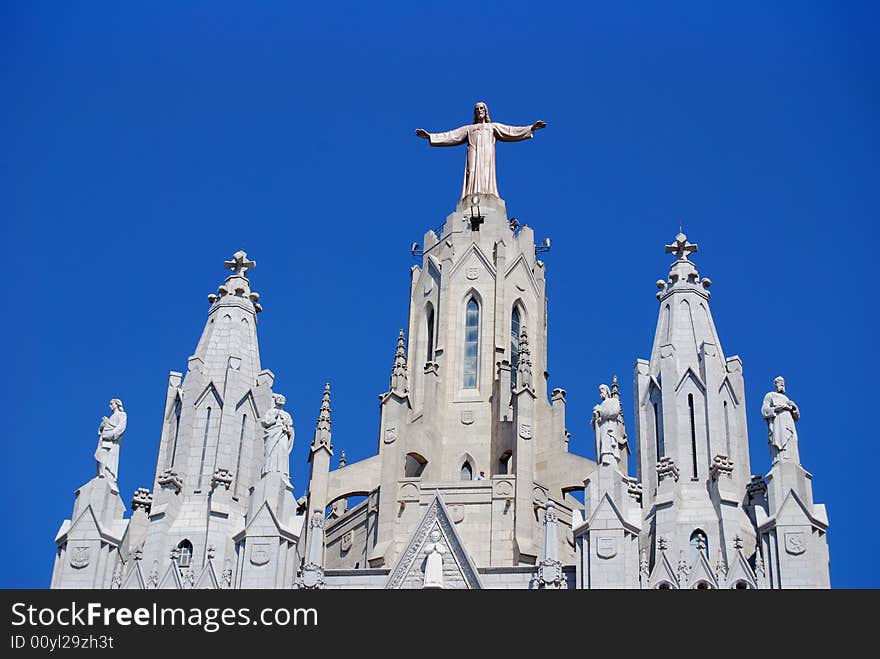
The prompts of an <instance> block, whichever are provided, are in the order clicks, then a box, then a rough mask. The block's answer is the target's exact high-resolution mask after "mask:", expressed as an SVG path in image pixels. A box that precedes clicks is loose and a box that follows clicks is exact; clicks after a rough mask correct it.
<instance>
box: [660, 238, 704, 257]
mask: <svg viewBox="0 0 880 659" xmlns="http://www.w3.org/2000/svg"><path fill="white" fill-rule="evenodd" d="M697 249H698V246H697V245H695V244H694V243H690V242H688V239H687V236H686V235H684V234H683V233H678V234H677V235H676V236H675V242H674V243H672V244H671V245H667V246H666V253H667V254H675V258H676V259H678V260H679V261H687V260H688V255H689V254H691V253H692V252H696V251H697Z"/></svg>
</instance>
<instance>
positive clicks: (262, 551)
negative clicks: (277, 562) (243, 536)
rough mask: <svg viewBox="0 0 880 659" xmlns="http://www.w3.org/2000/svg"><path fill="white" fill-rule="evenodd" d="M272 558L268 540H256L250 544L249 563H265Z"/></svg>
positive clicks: (258, 564) (257, 564)
mask: <svg viewBox="0 0 880 659" xmlns="http://www.w3.org/2000/svg"><path fill="white" fill-rule="evenodd" d="M271 558H272V545H270V544H269V543H268V542H256V543H254V544H253V545H251V565H256V566H260V565H265V564H266V563H268V562H269V560H270V559H271Z"/></svg>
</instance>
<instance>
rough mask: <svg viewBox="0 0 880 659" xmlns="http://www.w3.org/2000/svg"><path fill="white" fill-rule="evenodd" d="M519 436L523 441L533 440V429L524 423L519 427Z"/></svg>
mask: <svg viewBox="0 0 880 659" xmlns="http://www.w3.org/2000/svg"><path fill="white" fill-rule="evenodd" d="M519 436H520V437H522V438H523V439H531V438H532V427H531V426H530V425H529V424H527V423H522V424H520V426H519Z"/></svg>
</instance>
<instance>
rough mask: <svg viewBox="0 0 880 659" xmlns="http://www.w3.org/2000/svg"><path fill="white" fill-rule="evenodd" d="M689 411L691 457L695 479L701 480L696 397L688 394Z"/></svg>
mask: <svg viewBox="0 0 880 659" xmlns="http://www.w3.org/2000/svg"><path fill="white" fill-rule="evenodd" d="M688 410H689V411H690V417H691V457H692V458H693V461H692V462H693V468H694V473H693V477H694V478H699V474H698V473H697V423H696V419H695V417H694V395H693V394H688Z"/></svg>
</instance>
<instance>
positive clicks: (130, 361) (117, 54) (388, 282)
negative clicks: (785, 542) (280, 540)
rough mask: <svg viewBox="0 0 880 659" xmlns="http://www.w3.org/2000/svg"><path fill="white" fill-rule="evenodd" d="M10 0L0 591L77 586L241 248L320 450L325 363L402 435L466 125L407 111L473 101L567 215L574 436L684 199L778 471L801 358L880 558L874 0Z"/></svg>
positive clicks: (353, 438) (753, 418) (762, 453)
mask: <svg viewBox="0 0 880 659" xmlns="http://www.w3.org/2000/svg"><path fill="white" fill-rule="evenodd" d="M306 5H307V3H290V2H277V3H272V2H264V3H225V2H181V3H100V2H94V3H87V4H83V3H61V2H58V3H25V2H17V3H9V2H3V3H0V89H2V90H3V97H4V102H3V103H0V144H2V145H3V147H2V154H3V155H2V159H0V167H2V175H0V218H2V230H3V239H4V240H3V242H4V245H5V253H6V256H5V257H4V259H5V261H6V262H7V274H8V275H9V277H7V281H9V283H10V286H9V288H7V300H8V301H9V302H10V306H9V307H8V308H7V322H6V323H5V324H4V327H5V330H4V333H5V340H4V345H6V346H7V348H6V351H5V354H4V361H5V363H6V364H7V368H6V375H5V377H4V378H3V387H4V399H5V400H7V401H8V402H10V404H11V408H12V413H11V414H10V415H9V417H8V418H7V420H6V428H7V433H6V437H5V441H4V451H5V460H4V478H3V486H2V487H3V496H4V501H6V502H7V505H6V506H5V507H4V514H5V515H6V517H7V520H6V528H7V529H11V533H12V536H13V537H12V538H11V539H10V538H7V542H4V543H2V550H0V551H2V562H3V565H5V566H6V568H5V569H4V571H3V578H2V581H0V586H5V587H36V588H43V587H47V586H48V584H49V579H50V576H51V570H52V558H53V552H54V545H53V542H52V539H53V537H54V535H55V532H56V531H57V529H58V526H59V525H60V523H61V521H62V520H63V519H65V518H66V517H67V516H69V514H70V512H71V508H72V504H73V491H74V490H75V489H76V488H77V487H78V486H79V485H81V484H82V483H83V482H85V481H86V480H87V479H88V478H89V477H90V476H91V474H92V469H93V460H92V457H91V456H92V452H93V450H94V444H95V432H96V428H97V424H98V422H99V420H100V418H101V416H102V415H103V414H105V413H106V411H107V410H106V404H107V401H108V400H109V399H110V398H111V397H117V396H118V397H120V398H122V399H123V400H124V401H125V406H126V409H127V411H128V413H129V428H128V431H127V433H126V436H125V440H124V443H123V446H122V453H121V465H120V479H121V487H122V490H123V497H124V500H126V501H130V497H131V494H132V492H133V491H134V490H135V489H136V488H137V487H139V486H148V487H149V486H151V483H152V476H153V470H154V467H155V459H156V451H157V447H158V441H159V432H160V427H161V416H162V406H163V400H164V392H165V383H166V377H167V372H168V371H169V370H178V371H183V370H185V364H186V358H187V356H189V355H190V354H192V351H193V350H194V348H195V345H196V342H197V340H198V337H199V334H200V332H201V330H202V326H203V323H204V320H205V317H206V313H207V310H208V303H207V300H206V296H207V294H208V293H210V292H212V291H213V290H215V289H216V287H217V285H218V284H220V283H221V282H222V281H223V278H224V276H225V275H224V270H223V268H222V262H223V260H224V259H227V258H229V257H230V256H231V254H232V252H234V251H235V250H237V249H239V248H244V249H246V250H247V251H248V254H249V255H250V256H252V257H253V258H255V259H256V261H257V263H258V267H257V269H256V270H255V271H254V272H253V273H252V274H253V276H252V277H251V282H252V285H253V287H254V289H255V290H257V291H259V292H260V293H261V295H262V299H261V302H262V303H263V307H264V309H265V311H264V312H263V313H262V314H261V317H260V326H259V332H260V340H261V350H262V361H263V365H264V367H266V368H271V369H272V370H273V371H274V372H275V374H276V380H275V385H276V386H275V388H276V390H277V391H280V392H282V393H284V394H286V395H287V399H288V409H289V410H290V411H291V413H292V415H293V418H294V424H295V427H296V430H297V443H296V445H295V448H294V452H293V462H292V469H293V480H294V484H295V487H296V490H297V494H300V493H302V491H303V488H304V486H305V484H306V479H307V474H308V470H307V463H306V454H307V445H308V437H309V436H310V434H311V432H312V429H313V427H314V421H315V418H316V416H317V412H318V408H319V405H320V400H321V392H322V388H323V383H324V382H325V381H330V382H331V383H332V387H333V423H334V425H333V431H334V445H335V447H336V448H337V453H338V450H339V449H345V451H346V453H347V456H348V459H349V461H354V460H358V459H362V458H365V457H368V456H369V455H372V454H373V453H374V452H375V450H376V442H377V436H376V433H377V427H378V407H377V398H376V394H378V393H381V392H382V391H384V390H385V389H386V388H387V386H388V375H389V373H390V367H391V363H392V357H393V353H394V346H395V340H396V336H397V331H398V329H399V328H401V327H405V326H406V318H407V300H408V281H409V268H410V266H411V265H412V264H413V263H414V261H413V259H412V258H411V257H410V254H409V246H410V244H411V243H412V242H414V241H418V242H421V239H422V235H423V233H424V231H425V230H427V229H428V228H431V227H435V226H437V225H439V224H440V223H441V222H442V221H443V219H444V218H445V217H446V215H447V214H448V213H449V212H451V211H452V209H453V208H454V204H455V202H456V199H457V196H458V192H459V190H460V185H461V172H462V165H463V162H462V161H463V159H464V157H465V154H464V152H463V151H462V150H461V149H429V148H428V147H427V145H426V144H425V143H424V142H423V141H421V140H419V139H418V138H416V137H415V136H414V135H413V129H415V128H417V127H424V128H426V129H428V130H431V131H440V130H447V129H450V128H453V127H456V126H458V125H461V124H462V123H466V122H467V121H469V117H470V113H471V107H472V105H473V103H474V102H475V101H477V100H485V101H487V102H488V104H489V108H490V110H491V113H492V118H493V119H495V120H497V121H502V122H505V123H511V124H525V123H531V122H533V121H535V120H536V119H539V118H540V119H543V120H545V121H546V122H547V123H548V128H547V129H546V130H544V131H541V132H540V133H538V134H537V136H536V139H534V140H532V141H529V142H526V143H521V144H512V145H508V144H502V145H499V147H498V183H499V188H500V192H501V196H502V197H504V199H505V200H506V202H507V206H508V210H509V212H510V214H511V215H513V216H516V217H518V218H519V219H520V221H524V222H527V223H528V224H529V225H531V226H532V227H533V228H534V229H535V232H536V237H537V238H538V239H539V240H540V239H543V238H544V237H545V236H549V237H551V238H552V241H553V248H552V250H551V251H550V252H549V253H548V254H546V255H544V256H545V262H546V264H547V281H548V293H549V296H550V302H549V322H550V335H549V342H550V343H549V360H550V364H549V372H550V384H551V387H557V386H558V387H563V388H565V389H566V390H567V391H568V401H569V406H568V427H569V430H570V431H571V432H572V436H573V438H572V443H571V448H572V450H573V451H575V452H578V453H581V454H584V455H589V456H591V455H592V450H593V449H592V439H591V438H590V437H591V435H590V430H589V422H588V420H589V415H590V410H591V408H592V406H593V405H594V404H595V402H596V401H595V400H594V399H595V397H596V396H595V391H596V386H597V385H598V384H599V383H601V382H606V381H609V380H610V378H611V375H612V374H614V373H616V374H618V376H619V377H620V379H621V389H622V391H623V394H624V410H625V412H626V414H627V420H628V421H629V422H630V424H631V423H632V394H631V390H632V389H631V378H632V367H633V363H634V362H635V360H636V359H637V358H639V357H643V358H647V357H649V356H650V347H651V341H652V339H653V335H654V329H655V324H656V318H657V301H656V300H655V298H654V293H655V291H656V289H655V288H654V282H655V281H656V280H657V279H658V278H662V277H665V275H666V273H667V270H668V265H669V261H670V259H669V257H668V256H666V255H664V253H663V246H664V245H665V244H666V243H668V242H670V241H671V239H672V237H673V235H674V234H675V233H676V231H677V229H678V225H679V223H681V224H683V225H684V229H685V232H686V233H687V234H688V237H689V238H690V239H691V240H692V241H694V242H697V243H699V245H700V251H699V253H698V254H697V255H696V256H695V257H694V261H695V262H696V263H697V265H698V267H699V269H700V272H701V274H702V275H703V276H708V277H710V278H711V279H712V280H713V288H712V292H713V295H712V300H711V306H712V311H713V315H714V317H715V322H716V325H717V327H718V331H719V333H720V336H721V341H722V345H723V348H724V351H725V353H726V354H728V355H733V354H738V355H740V356H741V357H742V359H743V362H744V373H745V378H746V394H747V405H748V414H749V432H750V447H751V461H752V465H751V466H752V473H764V472H766V471H767V469H768V468H769V455H768V451H767V445H766V431H765V428H764V422H763V420H762V419H761V416H760V403H761V398H762V396H763V394H764V393H765V392H766V391H768V390H769V388H770V387H771V386H772V379H773V377H774V376H776V375H777V374H780V373H781V374H783V375H785V377H786V380H787V383H788V392H789V393H790V395H791V397H792V398H793V399H794V400H795V401H797V403H798V404H799V406H800V407H801V410H802V418H801V421H800V423H799V433H800V451H801V458H802V461H803V463H804V465H805V467H806V468H807V469H808V470H810V471H811V472H812V473H813V474H814V494H815V499H816V501H817V502H822V503H825V504H827V507H828V512H829V517H830V520H831V530H830V532H829V536H828V537H829V544H830V549H831V574H832V584H833V585H834V586H838V587H863V586H872V587H878V586H880V576H878V567H877V562H876V561H874V560H873V559H872V558H871V556H870V554H869V552H868V551H866V550H868V549H872V548H874V547H876V546H877V545H878V541H880V538H878V531H877V529H878V524H877V522H878V519H877V514H876V512H875V511H876V508H875V506H874V505H872V503H871V502H872V501H874V500H876V489H875V488H874V487H873V486H872V483H871V480H870V479H871V471H870V470H871V468H872V467H873V465H875V464H876V463H877V461H878V458H880V452H878V447H877V440H876V432H875V431H874V427H873V425H872V423H873V420H874V417H873V410H874V409H875V407H874V406H875V404H876V403H875V401H874V399H873V396H872V395H871V392H872V391H873V389H874V381H873V377H872V376H873V371H872V368H873V366H874V365H875V364H876V363H877V357H878V355H877V349H876V340H875V336H874V334H875V327H876V318H877V313H876V310H875V308H874V305H873V301H874V299H875V292H874V287H875V285H874V282H873V281H872V275H873V266H872V265H871V264H872V262H873V259H875V258H876V254H877V246H878V244H877V230H876V217H875V216H876V209H877V208H878V206H880V203H878V202H880V194H878V190H880V187H878V184H877V183H878V166H877V153H878V151H880V148H878V147H880V144H878V129H877V116H878V107H877V106H878V93H877V74H876V63H877V61H878V52H877V45H876V38H875V35H874V34H873V32H874V30H873V26H875V25H876V24H877V20H878V15H877V14H878V10H877V8H876V5H874V4H872V3H859V2H851V3H846V4H845V5H844V6H841V4H840V3H833V4H832V3H817V2H788V3H786V2H780V3H766V2H738V3H726V4H723V5H722V4H721V3H706V2H676V3H648V2H645V3H637V2H620V3H596V2H578V3H570V4H567V3H522V2H520V3H504V8H503V9H500V8H499V3H493V2H474V1H472V2H468V3H453V2H433V3H431V2H420V3H411V2H408V3H365V2H347V1H342V2H334V3H331V4H327V3H309V4H308V6H306Z"/></svg>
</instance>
